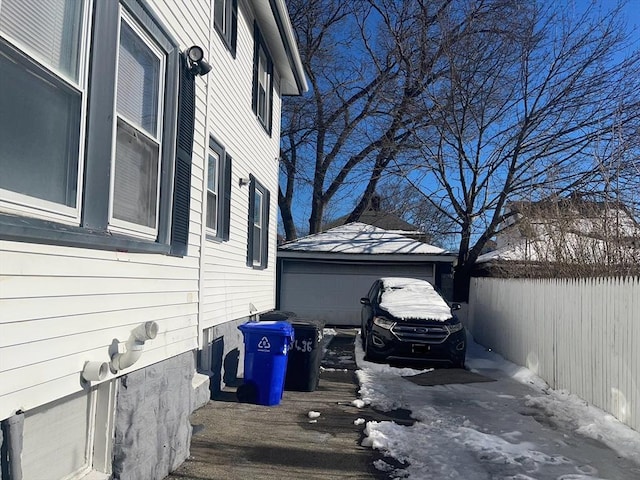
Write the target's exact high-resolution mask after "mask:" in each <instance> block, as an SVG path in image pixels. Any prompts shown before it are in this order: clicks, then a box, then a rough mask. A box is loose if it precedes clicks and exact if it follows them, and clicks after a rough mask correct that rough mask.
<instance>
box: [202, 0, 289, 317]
mask: <svg viewBox="0 0 640 480" xmlns="http://www.w3.org/2000/svg"><path fill="white" fill-rule="evenodd" d="M254 20H255V17H254V14H253V13H252V11H251V8H250V6H249V5H248V4H246V3H245V2H239V5H238V43H237V47H236V48H237V53H236V58H233V57H232V55H231V54H230V53H229V52H228V51H227V49H226V47H225V45H224V43H223V41H222V40H221V39H220V37H219V36H218V35H212V37H211V55H212V57H214V58H216V65H215V66H214V68H213V70H212V72H211V73H210V74H209V77H210V81H211V95H210V98H209V109H210V114H209V117H208V123H207V131H208V134H209V135H211V136H212V137H213V138H214V139H215V140H216V141H217V142H218V143H220V144H221V145H222V146H223V147H224V148H225V150H226V152H227V153H228V154H230V155H231V157H232V158H233V168H232V178H231V225H230V232H229V240H228V241H218V240H212V239H210V238H207V235H206V234H205V235H204V243H203V251H204V262H203V266H202V272H203V275H202V292H201V299H202V304H201V308H202V317H201V323H200V328H201V329H206V328H210V327H213V326H215V325H219V324H220V323H223V322H226V321H230V320H237V319H239V318H243V317H247V316H249V315H253V314H254V313H259V312H264V311H267V310H271V309H273V308H274V306H275V254H276V228H275V227H276V224H277V218H278V217H277V191H278V169H279V167H278V157H279V151H280V105H281V101H280V95H279V93H278V85H277V82H276V84H275V86H274V87H275V88H274V92H273V117H272V118H273V127H272V132H271V135H269V134H268V133H267V132H266V131H265V129H264V128H263V126H262V125H261V124H260V122H259V121H258V119H257V118H256V115H255V114H254V113H253V111H252V108H251V95H252V80H253V49H254V39H253V28H254V27H253V24H254ZM276 80H277V79H276ZM229 119H233V121H229ZM249 139H251V141H249ZM250 174H252V175H254V176H255V177H256V179H257V180H258V181H259V182H260V183H262V184H263V185H264V186H265V187H266V188H267V190H269V192H270V194H271V195H270V202H269V212H270V214H269V250H268V253H269V258H268V261H267V268H264V269H255V268H252V267H250V266H247V241H248V239H247V234H248V213H249V188H248V186H246V185H244V186H241V185H240V179H241V178H244V179H247V178H249V175H250ZM205 233H206V232H205ZM250 304H252V305H253V307H255V308H253V307H250Z"/></svg>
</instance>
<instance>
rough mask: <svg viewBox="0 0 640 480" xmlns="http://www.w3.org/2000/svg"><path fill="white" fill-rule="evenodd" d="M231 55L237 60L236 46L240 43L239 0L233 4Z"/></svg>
mask: <svg viewBox="0 0 640 480" xmlns="http://www.w3.org/2000/svg"><path fill="white" fill-rule="evenodd" d="M230 33H231V38H230V40H231V54H232V55H233V58H236V44H237V42H238V0H233V2H232V4H231V32H230Z"/></svg>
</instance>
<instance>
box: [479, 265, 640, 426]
mask: <svg viewBox="0 0 640 480" xmlns="http://www.w3.org/2000/svg"><path fill="white" fill-rule="evenodd" d="M467 327H468V328H469V330H470V331H471V333H472V334H473V336H474V338H475V340H476V341H477V342H478V343H480V344H481V345H484V346H485V347H489V348H492V349H493V350H495V351H496V352H499V353H500V354H501V355H503V356H504V357H505V358H507V359H508V360H510V361H512V362H514V363H516V364H518V365H523V366H526V367H527V368H529V369H530V370H532V371H533V372H534V373H536V374H537V375H538V376H540V377H541V378H543V379H544V380H545V381H546V382H547V383H548V384H549V386H551V387H552V388H554V389H562V390H567V391H569V392H571V393H574V394H576V395H578V396H579V397H581V398H582V399H584V400H586V401H587V402H588V403H590V404H593V405H595V406H597V407H599V408H601V409H603V410H605V411H607V412H609V413H611V414H613V415H614V416H616V417H617V418H618V419H619V420H620V421H622V422H624V423H626V424H627V425H629V426H630V427H631V428H633V429H635V430H637V431H640V278H637V277H626V278H593V279H569V280H567V279H504V278H474V279H472V283H471V294H470V298H469V317H468V321H467Z"/></svg>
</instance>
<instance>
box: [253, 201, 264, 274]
mask: <svg viewBox="0 0 640 480" xmlns="http://www.w3.org/2000/svg"><path fill="white" fill-rule="evenodd" d="M255 196H256V197H255V198H256V199H258V198H260V208H258V209H257V213H258V217H259V218H258V222H256V205H255V204H256V202H255V200H254V206H253V219H252V222H253V228H254V229H255V228H256V227H257V228H258V229H259V230H260V234H259V235H256V234H255V233H254V234H253V251H254V252H255V251H256V240H257V243H258V246H259V248H258V251H259V252H260V254H259V256H258V258H255V255H253V265H254V266H260V265H262V249H263V241H262V239H263V230H262V229H263V228H264V221H263V220H264V219H263V218H262V212H263V211H264V194H263V193H262V192H261V191H260V190H258V189H256V191H255Z"/></svg>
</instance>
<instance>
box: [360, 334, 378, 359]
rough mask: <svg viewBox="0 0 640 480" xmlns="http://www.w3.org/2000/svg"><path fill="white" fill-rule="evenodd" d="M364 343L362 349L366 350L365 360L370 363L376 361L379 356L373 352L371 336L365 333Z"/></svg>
mask: <svg viewBox="0 0 640 480" xmlns="http://www.w3.org/2000/svg"><path fill="white" fill-rule="evenodd" d="M362 342H363V346H362V349H363V350H364V359H365V360H369V361H373V360H376V359H377V358H378V356H377V355H376V354H375V353H373V350H372V349H371V334H370V333H365V335H364V336H363V337H362Z"/></svg>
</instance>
